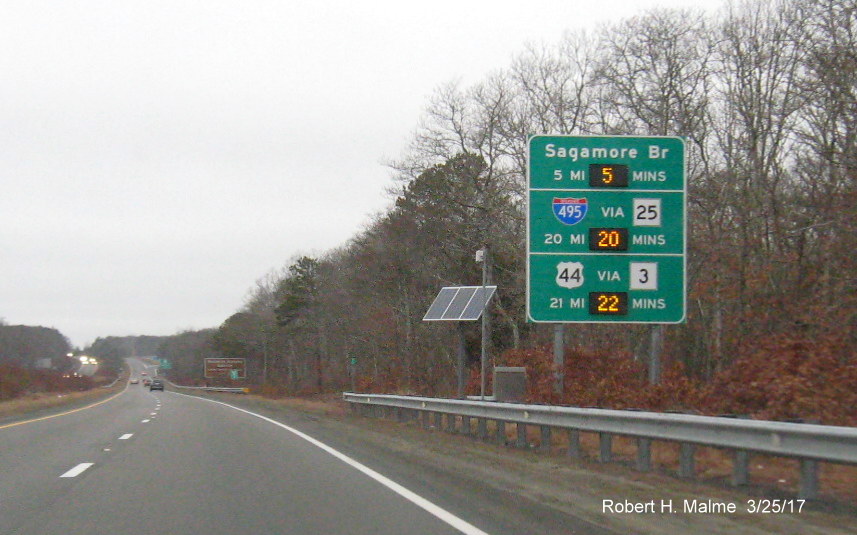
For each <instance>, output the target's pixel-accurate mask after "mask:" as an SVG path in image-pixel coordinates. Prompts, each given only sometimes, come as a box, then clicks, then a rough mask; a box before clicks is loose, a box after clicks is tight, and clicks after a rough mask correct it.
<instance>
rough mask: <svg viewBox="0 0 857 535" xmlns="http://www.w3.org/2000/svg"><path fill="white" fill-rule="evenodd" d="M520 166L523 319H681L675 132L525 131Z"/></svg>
mask: <svg viewBox="0 0 857 535" xmlns="http://www.w3.org/2000/svg"><path fill="white" fill-rule="evenodd" d="M528 172H529V176H528V180H529V202H528V215H527V226H528V231H527V234H528V243H527V317H528V319H529V320H530V321H534V322H552V323H680V322H682V321H684V316H685V278H686V277H685V251H686V239H685V228H686V223H687V221H686V200H685V197H686V182H685V146H684V140H682V139H681V138H678V137H640V136H613V137H608V136H547V135H545V136H533V137H532V138H530V144H529V169H528Z"/></svg>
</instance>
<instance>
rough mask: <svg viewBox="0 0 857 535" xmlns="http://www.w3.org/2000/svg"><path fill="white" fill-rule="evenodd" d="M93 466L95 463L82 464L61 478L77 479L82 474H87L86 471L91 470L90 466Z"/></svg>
mask: <svg viewBox="0 0 857 535" xmlns="http://www.w3.org/2000/svg"><path fill="white" fill-rule="evenodd" d="M93 464H95V463H80V464H79V465H77V466H75V467H74V468H72V469H71V470H69V471H68V472H66V473H64V474H63V475H61V476H60V477H77V476H79V475H80V474H82V473H83V472H85V471H86V469H87V468H89V467H90V466H92V465H93Z"/></svg>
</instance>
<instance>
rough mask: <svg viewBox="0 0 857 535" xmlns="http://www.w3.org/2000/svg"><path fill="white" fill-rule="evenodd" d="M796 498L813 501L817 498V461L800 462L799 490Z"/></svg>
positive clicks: (805, 460) (802, 460) (806, 460)
mask: <svg viewBox="0 0 857 535" xmlns="http://www.w3.org/2000/svg"><path fill="white" fill-rule="evenodd" d="M798 498H800V499H802V500H814V499H816V498H818V461H816V460H815V459H801V460H800V489H799V490H798Z"/></svg>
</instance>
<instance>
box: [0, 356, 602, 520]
mask: <svg viewBox="0 0 857 535" xmlns="http://www.w3.org/2000/svg"><path fill="white" fill-rule="evenodd" d="M130 362H131V364H132V367H133V368H134V373H133V376H139V374H140V372H141V371H143V370H144V368H143V366H144V365H143V363H142V362H141V361H138V360H131V361H130ZM153 371H154V370H153V369H149V373H150V375H151V374H152V372H153ZM298 424H299V422H298ZM294 425H295V424H294V423H288V424H284V423H282V422H278V421H276V420H273V419H267V418H264V417H263V416H261V415H257V414H254V413H251V412H247V411H243V410H241V409H238V408H234V407H229V406H226V405H224V404H222V403H217V402H213V401H210V400H204V399H200V398H195V397H190V396H184V395H181V394H178V393H175V392H170V391H167V392H160V391H155V392H150V391H149V390H148V388H146V387H143V386H142V385H130V384H129V385H128V386H127V387H126V388H125V390H124V391H123V392H121V393H119V394H118V395H116V396H113V397H111V398H109V399H107V400H105V401H102V402H100V403H99V404H97V405H95V406H91V407H88V408H85V409H82V410H76V411H73V412H69V413H66V414H60V415H58V416H55V417H51V418H46V419H40V420H38V421H31V422H27V421H22V422H17V423H13V424H4V425H0V467H2V470H0V534H2V535H11V534H20V535H43V534H44V535H48V534H50V535H74V534H81V535H84V534H85V535H97V534H111V535H123V534H129V535H130V534H145V533H168V534H171V535H183V534H188V535H190V534H206V535H217V534H236V533H245V534H248V533H249V534H259V535H267V534H312V535H317V534H337V533H341V534H351V535H360V534H367V535H369V534H371V535H384V534H390V535H407V534H461V533H464V534H469V535H481V534H485V533H488V534H491V535H500V534H509V535H511V534H515V535H518V534H521V533H526V532H528V531H529V530H528V529H526V527H525V526H523V527H522V525H521V523H520V522H521V520H520V519H517V520H508V521H507V519H506V518H504V516H503V515H497V514H496V510H497V508H498V505H497V504H498V503H500V504H501V505H502V504H504V503H507V502H509V501H510V500H509V497H508V496H488V497H479V496H478V494H479V493H478V492H477V490H478V489H464V488H461V486H460V485H459V484H457V482H456V481H449V482H447V483H444V482H443V481H439V480H438V479H437V478H434V479H432V478H430V477H428V476H427V477H426V478H424V479H423V478H421V477H420V474H419V472H418V471H417V472H416V473H414V472H413V471H412V470H411V472H410V473H409V471H408V470H409V469H408V468H403V467H402V466H401V462H400V461H399V460H396V459H385V458H383V457H379V458H375V459H372V462H373V464H374V465H373V466H367V465H366V464H363V463H361V462H359V461H357V460H355V459H354V458H352V457H349V456H348V455H347V454H345V453H342V452H341V451H340V450H338V449H336V448H334V447H332V446H330V445H329V444H326V443H324V442H320V441H317V440H316V439H314V438H312V437H311V436H308V435H306V434H303V432H302V431H300V430H299V429H297V428H296V427H295V426H294ZM387 472H390V473H394V474H397V475H396V476H394V477H393V478H389V479H388V477H390V476H387V475H386V474H385V473H387ZM396 479H398V480H396ZM444 485H447V486H446V488H445V487H444ZM471 490H472V491H471ZM471 496H472V499H470V497H471ZM502 506H504V507H505V505H502ZM516 518H517V517H516ZM567 520H568V519H567V518H558V519H543V521H545V522H546V523H547V525H548V529H547V530H544V529H542V530H539V531H533V532H539V533H599V534H600V533H606V532H605V531H603V530H601V529H600V528H597V527H595V526H589V525H587V524H585V523H581V524H579V525H577V526H574V525H569V524H567V523H566V522H567ZM507 522H508V523H507ZM551 522H552V524H551Z"/></svg>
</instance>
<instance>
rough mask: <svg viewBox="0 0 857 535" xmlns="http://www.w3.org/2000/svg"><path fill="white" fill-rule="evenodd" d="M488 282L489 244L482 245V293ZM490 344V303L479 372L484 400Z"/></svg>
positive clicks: (484, 317) (484, 315)
mask: <svg viewBox="0 0 857 535" xmlns="http://www.w3.org/2000/svg"><path fill="white" fill-rule="evenodd" d="M487 284H488V245H487V244H486V245H484V246H483V247H482V293H483V295H487V294H485V286H486V285H487ZM487 346H488V303H487V301H486V303H485V307H484V308H483V309H482V356H481V368H482V371H481V373H480V374H479V375H480V377H479V380H480V382H479V392H480V395H481V396H482V401H485V375H486V374H487V373H488V359H487V356H486V348H487Z"/></svg>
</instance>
